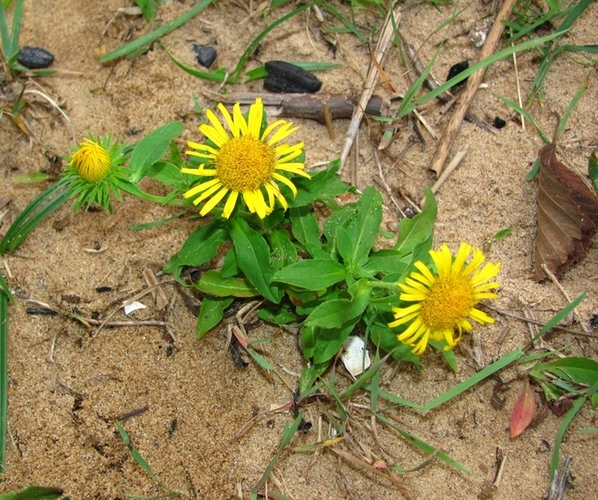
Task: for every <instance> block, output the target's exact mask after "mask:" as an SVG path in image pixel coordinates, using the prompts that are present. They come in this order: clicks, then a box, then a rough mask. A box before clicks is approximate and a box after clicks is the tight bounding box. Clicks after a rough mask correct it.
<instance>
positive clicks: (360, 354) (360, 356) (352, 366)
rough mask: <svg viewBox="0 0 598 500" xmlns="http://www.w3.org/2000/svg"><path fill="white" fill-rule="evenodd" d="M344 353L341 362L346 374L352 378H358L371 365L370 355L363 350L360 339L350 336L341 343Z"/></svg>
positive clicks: (362, 343)
mask: <svg viewBox="0 0 598 500" xmlns="http://www.w3.org/2000/svg"><path fill="white" fill-rule="evenodd" d="M343 349H344V352H343V354H342V355H341V360H342V361H343V364H344V365H345V368H346V369H347V370H348V372H349V373H350V374H351V375H353V376H354V377H358V376H359V375H361V374H362V373H363V372H364V371H365V370H367V369H368V368H369V367H370V365H371V364H372V362H371V360H370V353H369V352H368V351H367V350H366V348H365V343H364V342H363V340H362V339H361V337H356V336H354V335H351V336H349V337H347V338H346V339H345V341H344V342H343Z"/></svg>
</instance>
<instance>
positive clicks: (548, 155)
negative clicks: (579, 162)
mask: <svg viewBox="0 0 598 500" xmlns="http://www.w3.org/2000/svg"><path fill="white" fill-rule="evenodd" d="M555 150H556V142H555V141H553V143H552V144H549V145H547V146H545V147H543V148H542V149H541V150H540V153H539V154H540V159H541V160H542V165H541V166H540V173H539V175H538V234H537V236H536V242H535V259H534V260H535V279H536V281H543V280H545V279H546V278H547V275H546V273H545V272H544V270H543V269H542V265H543V264H544V265H545V266H546V269H548V270H549V271H550V272H552V273H553V274H554V275H555V276H556V277H557V278H560V277H561V276H562V275H563V273H565V271H567V269H569V267H571V266H572V265H573V264H576V263H577V262H579V261H580V260H581V259H583V257H585V255H586V254H587V253H588V250H589V249H590V245H591V243H592V239H593V238H594V235H595V234H596V231H597V230H598V199H597V198H596V195H595V194H594V192H592V190H591V189H590V188H588V186H586V184H584V182H583V181H582V180H581V179H580V178H579V177H578V176H577V175H576V174H574V173H573V172H571V171H570V170H569V169H568V168H567V167H566V166H565V165H563V164H562V163H561V162H560V161H558V160H557V158H556V154H555Z"/></svg>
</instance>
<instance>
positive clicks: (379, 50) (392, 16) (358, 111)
mask: <svg viewBox="0 0 598 500" xmlns="http://www.w3.org/2000/svg"><path fill="white" fill-rule="evenodd" d="M400 19H401V7H400V6H398V7H397V8H396V9H394V4H393V7H391V8H390V10H389V11H388V15H387V16H386V20H385V21H384V28H383V29H382V33H381V35H380V38H378V44H377V45H376V52H375V54H374V60H373V61H372V62H371V63H370V69H369V71H368V76H367V78H366V80H365V84H364V85H363V92H362V93H361V97H360V98H359V104H358V105H357V107H356V108H355V112H354V113H353V118H352V119H351V123H350V124H349V129H348V130H347V135H346V136H345V142H344V143H343V149H342V151H341V166H340V168H339V169H338V173H339V174H340V173H341V171H342V170H343V167H344V166H345V162H346V161H347V157H348V156H349V151H350V150H351V146H353V142H354V141H355V136H356V135H357V132H358V131H359V125H360V124H361V119H362V118H363V114H364V111H365V108H366V104H367V103H368V102H369V100H370V97H371V96H372V94H373V92H374V87H375V84H376V80H377V79H378V73H379V72H378V68H381V67H382V66H383V64H384V58H385V56H386V52H387V49H388V46H389V45H390V43H391V42H392V39H393V38H394V35H395V27H396V26H398V24H399V20H400ZM393 20H394V22H393Z"/></svg>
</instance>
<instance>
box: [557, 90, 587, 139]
mask: <svg viewBox="0 0 598 500" xmlns="http://www.w3.org/2000/svg"><path fill="white" fill-rule="evenodd" d="M586 88H588V82H587V81H585V82H584V83H582V84H581V85H580V86H579V88H578V89H577V92H575V95H574V96H573V99H571V102H570V103H569V105H568V106H567V109H566V110H565V114H563V117H562V118H561V122H560V123H559V128H558V129H557V131H556V136H557V137H558V136H560V135H561V134H562V133H563V130H565V126H566V125H567V121H568V120H569V117H570V116H571V112H572V111H573V109H574V108H575V106H576V105H577V102H578V101H579V99H581V96H582V95H583V93H584V92H585V90H586Z"/></svg>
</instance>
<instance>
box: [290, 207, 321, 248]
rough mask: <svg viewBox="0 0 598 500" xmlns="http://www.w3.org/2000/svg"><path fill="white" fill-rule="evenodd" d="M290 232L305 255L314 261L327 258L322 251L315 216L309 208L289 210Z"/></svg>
mask: <svg viewBox="0 0 598 500" xmlns="http://www.w3.org/2000/svg"><path fill="white" fill-rule="evenodd" d="M289 219H290V220H291V232H292V233H293V236H294V237H295V239H296V240H297V241H298V242H299V243H301V245H303V247H304V248H305V250H306V251H307V253H309V255H311V256H312V257H313V258H314V259H322V258H327V257H328V254H326V252H324V250H323V249H322V242H321V241H320V228H319V226H318V220H317V218H316V215H315V214H314V213H313V212H311V207H307V206H305V207H301V208H289Z"/></svg>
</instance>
